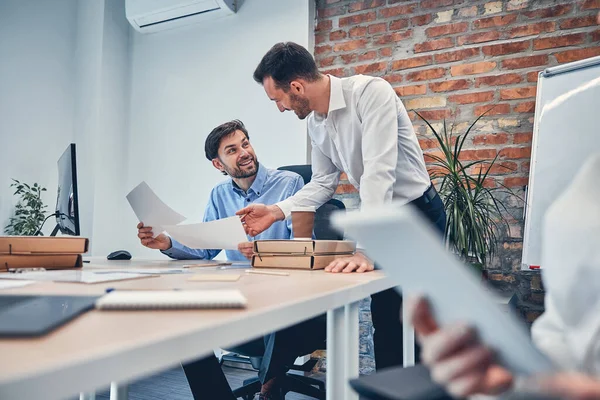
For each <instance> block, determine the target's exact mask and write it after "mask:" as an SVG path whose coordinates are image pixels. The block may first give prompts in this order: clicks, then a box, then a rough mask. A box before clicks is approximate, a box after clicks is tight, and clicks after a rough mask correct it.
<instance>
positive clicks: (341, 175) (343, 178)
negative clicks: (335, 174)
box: [340, 172, 348, 181]
mask: <svg viewBox="0 0 600 400" xmlns="http://www.w3.org/2000/svg"><path fill="white" fill-rule="evenodd" d="M347 180H348V175H347V174H346V173H345V172H342V173H341V174H340V181H347Z"/></svg>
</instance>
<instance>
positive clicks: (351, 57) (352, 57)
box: [340, 53, 358, 64]
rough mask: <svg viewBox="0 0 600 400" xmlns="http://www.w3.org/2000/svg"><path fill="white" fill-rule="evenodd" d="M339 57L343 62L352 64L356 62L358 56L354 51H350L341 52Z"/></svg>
mask: <svg viewBox="0 0 600 400" xmlns="http://www.w3.org/2000/svg"><path fill="white" fill-rule="evenodd" d="M340 58H341V59H342V61H343V62H344V64H352V63H353V62H356V60H357V59H358V56H357V55H356V53H350V54H342V55H341V56H340Z"/></svg>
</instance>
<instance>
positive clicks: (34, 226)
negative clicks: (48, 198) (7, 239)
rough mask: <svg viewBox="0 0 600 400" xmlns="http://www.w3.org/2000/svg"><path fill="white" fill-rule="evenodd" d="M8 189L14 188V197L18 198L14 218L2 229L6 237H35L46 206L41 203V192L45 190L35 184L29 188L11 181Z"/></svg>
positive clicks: (16, 181)
mask: <svg viewBox="0 0 600 400" xmlns="http://www.w3.org/2000/svg"><path fill="white" fill-rule="evenodd" d="M10 187H14V188H15V189H16V190H15V193H14V195H15V196H20V199H19V202H18V203H17V206H16V209H15V216H14V217H11V218H10V223H9V224H8V225H7V226H6V227H5V228H4V229H5V233H6V234H7V235H22V236H32V235H35V234H36V233H37V231H38V229H39V227H40V226H41V224H42V222H44V217H45V215H44V213H45V210H46V205H45V204H44V202H43V201H42V192H45V191H46V188H44V187H41V186H40V185H38V184H37V183H34V184H33V186H30V185H28V184H26V183H22V182H20V181H18V180H16V179H13V183H11V185H10Z"/></svg>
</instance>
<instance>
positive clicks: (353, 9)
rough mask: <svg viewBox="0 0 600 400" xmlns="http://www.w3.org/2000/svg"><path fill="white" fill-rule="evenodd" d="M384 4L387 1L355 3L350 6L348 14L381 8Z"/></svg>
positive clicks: (377, 0)
mask: <svg viewBox="0 0 600 400" xmlns="http://www.w3.org/2000/svg"><path fill="white" fill-rule="evenodd" d="M384 4H385V0H368V1H355V2H354V3H351V4H350V5H349V6H348V12H357V11H363V10H367V9H369V8H375V7H381V6H382V5H384Z"/></svg>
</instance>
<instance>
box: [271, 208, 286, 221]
mask: <svg viewBox="0 0 600 400" xmlns="http://www.w3.org/2000/svg"><path fill="white" fill-rule="evenodd" d="M269 208H271V213H272V214H273V217H275V221H283V220H284V219H285V214H284V213H283V211H282V210H281V208H279V206H277V205H276V204H274V205H272V206H269Z"/></svg>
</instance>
